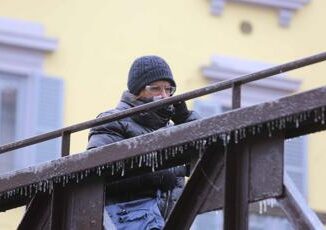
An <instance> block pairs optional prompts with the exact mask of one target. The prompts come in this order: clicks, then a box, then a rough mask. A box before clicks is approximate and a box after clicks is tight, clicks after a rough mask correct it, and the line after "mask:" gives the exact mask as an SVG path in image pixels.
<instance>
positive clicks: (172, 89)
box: [165, 86, 175, 95]
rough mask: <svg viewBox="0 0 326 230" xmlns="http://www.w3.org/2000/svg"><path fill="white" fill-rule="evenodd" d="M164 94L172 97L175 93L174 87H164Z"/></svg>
mask: <svg viewBox="0 0 326 230" xmlns="http://www.w3.org/2000/svg"><path fill="white" fill-rule="evenodd" d="M165 92H166V93H168V94H170V95H172V94H174V92H175V87H173V86H169V87H165Z"/></svg>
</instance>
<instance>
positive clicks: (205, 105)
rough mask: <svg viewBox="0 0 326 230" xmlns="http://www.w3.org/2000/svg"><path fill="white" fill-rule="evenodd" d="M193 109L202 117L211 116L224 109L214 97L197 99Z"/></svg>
mask: <svg viewBox="0 0 326 230" xmlns="http://www.w3.org/2000/svg"><path fill="white" fill-rule="evenodd" d="M193 109H194V110H195V111H196V112H197V113H198V114H199V115H200V116H202V117H211V116H214V115H217V114H219V113H222V112H223V111H224V110H223V108H222V106H221V105H220V104H219V103H218V102H217V101H214V100H213V99H209V100H195V101H194V106H193Z"/></svg>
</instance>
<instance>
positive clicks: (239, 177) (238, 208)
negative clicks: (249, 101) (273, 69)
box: [224, 84, 249, 230]
mask: <svg viewBox="0 0 326 230" xmlns="http://www.w3.org/2000/svg"><path fill="white" fill-rule="evenodd" d="M240 106H241V85H240V84H237V85H233V87H232V108H233V109H236V108H240ZM235 135H236V134H235ZM232 138H234V137H232ZM224 189H225V191H224V229H225V230H229V229H232V230H233V229H234V230H238V229H239V230H240V229H241V230H244V229H245V230H246V229H248V208H249V145H245V144H244V143H238V144H232V145H231V147H230V149H229V150H228V152H227V153H226V155H225V182H224Z"/></svg>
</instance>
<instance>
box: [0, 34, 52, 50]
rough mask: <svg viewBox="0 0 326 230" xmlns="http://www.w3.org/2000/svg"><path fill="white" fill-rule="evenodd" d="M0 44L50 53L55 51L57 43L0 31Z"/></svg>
mask: <svg viewBox="0 0 326 230" xmlns="http://www.w3.org/2000/svg"><path fill="white" fill-rule="evenodd" d="M0 44H3V45H10V46H16V47H20V48H26V49H35V50H39V51H42V52H51V51H54V50H56V49H57V46H58V41H57V39H55V38H48V37H44V36H42V35H41V36H40V35H30V34H24V33H19V32H11V31H6V30H1V29H0Z"/></svg>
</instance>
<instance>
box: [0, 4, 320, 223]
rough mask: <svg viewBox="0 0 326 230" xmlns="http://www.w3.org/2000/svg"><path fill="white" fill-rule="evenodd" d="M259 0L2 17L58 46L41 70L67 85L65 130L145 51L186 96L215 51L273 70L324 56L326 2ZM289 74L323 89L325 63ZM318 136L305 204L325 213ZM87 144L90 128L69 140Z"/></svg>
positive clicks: (107, 96) (21, 7)
mask: <svg viewBox="0 0 326 230" xmlns="http://www.w3.org/2000/svg"><path fill="white" fill-rule="evenodd" d="M284 1H285V2H286V0H284ZM240 2H241V1H240ZM253 2H255V1H253ZM256 2H257V4H246V1H243V2H242V3H239V2H233V1H228V0H226V1H214V0H178V1H171V0H170V1H155V0H154V1H153V0H151V1H150V0H138V1H131V0H127V1H112V0H98V1H77V0H67V1H48V0H46V1H44V0H43V1H41V0H29V1H18V0H10V1H9V0H5V1H1V7H0V17H3V18H5V20H19V21H23V22H27V23H32V24H33V23H39V24H41V25H42V26H44V28H45V34H46V36H48V37H50V38H51V39H52V40H54V42H55V43H56V44H57V47H56V48H53V49H52V50H50V51H49V50H48V51H46V52H44V54H45V56H44V65H43V66H42V68H43V71H44V73H46V74H48V75H55V76H58V77H59V78H61V79H62V80H63V82H64V92H63V94H64V118H63V121H64V123H63V124H64V126H68V125H72V124H76V123H79V122H83V121H86V120H90V119H93V118H95V116H96V115H97V114H98V113H100V112H102V111H105V110H107V109H109V108H113V107H114V106H115V105H116V103H117V102H118V100H119V99H120V96H121V92H122V91H123V90H125V89H126V83H127V74H128V70H129V67H130V65H131V63H132V61H133V60H134V59H135V58H136V57H138V56H141V55H146V54H156V55H159V56H162V57H164V58H165V59H166V60H167V62H168V63H169V64H170V66H171V68H172V71H173V73H174V76H175V79H176V82H177V84H178V90H177V93H182V92H186V91H189V90H192V89H196V88H199V87H202V86H205V85H207V84H208V83H211V82H212V80H210V79H209V78H207V77H205V76H204V75H205V74H204V72H203V68H202V67H204V66H206V67H207V66H209V65H210V64H211V62H212V60H213V59H212V58H213V57H215V55H217V56H223V57H224V56H225V57H232V58H236V59H239V60H245V61H247V62H250V63H253V62H254V63H256V62H259V63H267V64H271V65H272V64H280V63H284V62H287V61H291V60H294V59H297V58H300V57H304V56H308V55H311V54H315V53H319V52H323V51H325V50H326V43H325V41H326V29H325V21H326V15H325V13H324V9H326V1H324V0H310V1H309V2H307V3H298V7H297V8H296V7H293V12H292V11H289V10H288V8H286V7H285V8H286V10H284V9H283V8H282V7H283V6H273V7H270V6H265V5H263V4H261V3H259V2H260V1H258V0H257V1H256ZM271 2H273V1H271ZM276 2H277V1H276ZM289 2H290V1H289ZM292 2H295V1H292ZM298 2H299V1H298ZM302 2H303V1H302ZM223 4H224V5H223ZM222 6H223V7H222ZM215 14H219V15H215ZM0 28H1V26H0ZM1 32H2V31H0V33H1ZM0 44H1V41H0ZM219 60H220V59H219ZM0 64H1V62H0ZM288 75H289V79H294V80H295V81H300V86H299V90H300V91H304V90H308V89H312V88H315V87H320V86H324V85H325V83H326V81H325V76H326V63H320V64H317V65H313V66H309V67H306V68H303V69H299V70H296V71H293V72H290V73H288ZM324 139H325V134H322V133H320V134H314V135H310V136H309V141H308V165H307V168H308V180H307V183H308V184H307V186H308V188H307V189H308V192H307V199H308V202H309V206H310V207H311V208H313V209H314V210H318V211H323V212H326V197H325V194H326V184H325V183H324V182H323V179H322V178H325V177H326V167H325V165H326V154H324V152H326V146H325V145H323V140H324ZM86 143H87V132H86V131H84V132H81V133H80V134H75V135H73V136H72V152H74V153H77V152H81V151H83V150H84V149H85V146H86ZM22 212H23V210H22V209H19V210H12V211H10V212H8V213H5V214H0V229H15V228H16V226H17V224H18V222H19V218H20V217H21V214H22Z"/></svg>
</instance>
